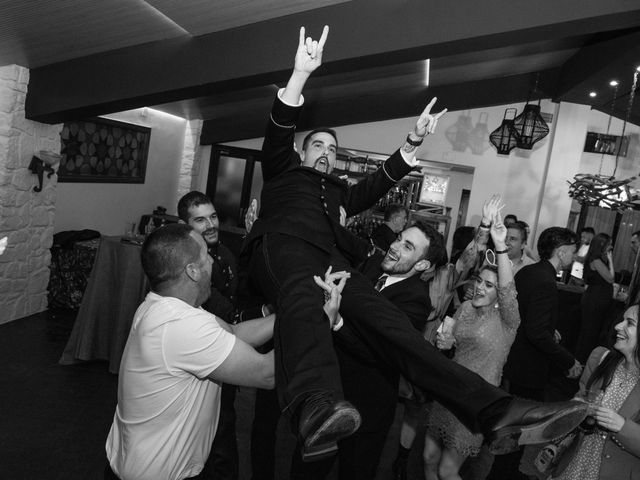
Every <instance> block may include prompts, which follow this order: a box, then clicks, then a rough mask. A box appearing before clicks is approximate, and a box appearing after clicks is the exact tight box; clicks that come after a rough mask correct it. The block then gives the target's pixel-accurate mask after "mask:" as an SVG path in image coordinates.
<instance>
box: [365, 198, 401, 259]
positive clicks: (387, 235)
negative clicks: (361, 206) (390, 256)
mask: <svg viewBox="0 0 640 480" xmlns="http://www.w3.org/2000/svg"><path fill="white" fill-rule="evenodd" d="M407 219H408V215H407V209H406V207H405V206H404V205H401V204H399V203H392V204H390V205H387V208H385V210H384V222H382V223H381V224H380V225H378V226H377V227H376V229H375V230H374V231H373V232H372V233H371V241H372V242H373V244H374V245H375V246H376V247H378V248H379V249H380V250H381V251H382V252H383V254H385V253H386V252H387V250H389V247H390V246H391V244H392V243H393V242H394V241H395V240H396V237H397V236H398V233H400V232H401V231H402V230H403V229H404V227H405V226H406V225H407Z"/></svg>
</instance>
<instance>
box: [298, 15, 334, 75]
mask: <svg viewBox="0 0 640 480" xmlns="http://www.w3.org/2000/svg"><path fill="white" fill-rule="evenodd" d="M328 35H329V27H328V26H327V25H325V26H324V29H323V30H322V35H321V36H320V40H317V41H316V40H313V39H312V38H311V37H306V38H305V30H304V27H300V38H299V41H298V50H296V59H295V65H294V71H298V72H303V73H307V74H310V73H311V72H313V71H314V70H315V69H316V68H318V67H319V66H320V65H322V50H323V49H324V44H325V42H326V41H327V36H328Z"/></svg>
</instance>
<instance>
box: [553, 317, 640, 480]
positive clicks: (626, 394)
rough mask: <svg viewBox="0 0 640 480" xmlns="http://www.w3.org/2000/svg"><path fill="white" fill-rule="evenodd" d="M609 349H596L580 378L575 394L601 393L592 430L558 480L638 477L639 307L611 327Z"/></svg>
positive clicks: (639, 469) (639, 451) (614, 479)
mask: <svg viewBox="0 0 640 480" xmlns="http://www.w3.org/2000/svg"><path fill="white" fill-rule="evenodd" d="M615 330H616V341H615V344H614V345H613V349H612V350H607V349H606V348H604V347H596V348H595V350H593V352H592V353H591V355H590V356H589V360H588V362H587V365H586V367H585V369H584V372H583V373H582V377H581V378H580V393H579V396H583V397H584V393H585V392H586V391H591V392H593V391H598V390H600V391H602V392H603V393H602V400H601V402H600V405H599V406H596V407H595V411H594V415H593V417H594V418H595V420H596V429H595V431H594V432H593V433H591V434H588V435H584V436H583V437H582V439H581V443H580V445H579V446H578V448H577V451H576V454H575V456H574V457H573V458H572V459H571V462H570V463H569V465H568V466H567V468H566V469H565V470H564V471H563V473H562V474H561V475H560V476H558V477H556V478H557V479H558V480H621V479H625V480H637V479H640V381H639V379H640V348H639V347H638V305H633V306H632V307H629V308H628V309H627V311H626V312H625V313H624V318H623V320H622V321H621V322H620V323H618V324H617V325H616V326H615Z"/></svg>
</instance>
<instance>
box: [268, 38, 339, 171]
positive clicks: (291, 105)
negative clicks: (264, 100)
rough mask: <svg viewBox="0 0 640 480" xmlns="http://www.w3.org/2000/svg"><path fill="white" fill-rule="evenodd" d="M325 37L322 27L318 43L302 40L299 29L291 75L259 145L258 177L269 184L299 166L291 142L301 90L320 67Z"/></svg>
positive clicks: (277, 100)
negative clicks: (260, 152)
mask: <svg viewBox="0 0 640 480" xmlns="http://www.w3.org/2000/svg"><path fill="white" fill-rule="evenodd" d="M328 34H329V27H325V28H324V30H323V32H322V36H321V37H320V40H319V41H314V40H312V39H311V38H310V37H309V38H306V39H305V36H304V27H302V28H301V29H300V37H299V40H298V47H297V49H296V57H295V62H294V68H293V72H292V73H291V77H290V78H289V81H288V83H287V86H286V87H285V88H284V89H282V90H280V91H279V92H278V98H276V100H275V101H274V104H273V107H272V109H271V116H270V118H269V122H268V123H267V130H266V132H265V136H264V142H263V144H262V176H263V178H264V180H265V181H269V180H271V179H272V178H274V177H276V176H277V175H279V174H280V173H282V172H284V171H286V170H288V169H289V168H292V167H296V166H298V164H299V163H300V156H299V155H298V153H297V152H296V151H295V148H294V141H295V133H296V123H297V121H298V117H299V116H300V111H301V107H302V103H303V98H302V89H303V88H304V84H305V83H306V81H307V79H308V78H309V75H311V72H313V71H314V70H315V69H316V68H318V67H319V66H320V64H321V63H322V50H323V48H324V43H325V42H326V40H327V35H328Z"/></svg>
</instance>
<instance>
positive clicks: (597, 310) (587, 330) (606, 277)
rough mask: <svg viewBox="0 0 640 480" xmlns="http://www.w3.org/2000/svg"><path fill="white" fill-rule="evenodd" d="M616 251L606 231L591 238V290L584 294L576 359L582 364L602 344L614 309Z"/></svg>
mask: <svg viewBox="0 0 640 480" xmlns="http://www.w3.org/2000/svg"><path fill="white" fill-rule="evenodd" d="M612 251H613V247H612V245H611V237H610V236H609V235H607V234H606V233H599V234H597V235H596V236H595V237H593V240H591V244H590V245H589V251H588V252H587V256H586V257H585V259H584V273H583V279H584V282H585V283H586V284H587V289H586V290H585V291H584V293H583V294H582V299H581V307H582V321H581V322H580V334H579V335H578V341H577V343H576V359H577V360H578V361H579V362H580V363H582V364H584V363H585V362H586V361H587V358H588V357H589V354H590V353H591V351H592V350H593V349H594V348H595V347H596V346H597V345H598V341H599V337H600V334H601V332H602V331H603V330H604V329H605V328H606V327H605V322H606V320H607V315H608V314H609V311H610V310H611V304H612V302H613V281H614V278H615V272H614V270H613V258H612ZM603 327H604V328H603ZM601 345H602V344H601Z"/></svg>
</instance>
